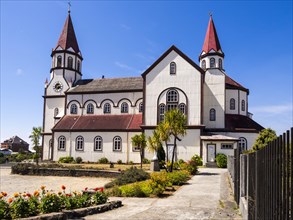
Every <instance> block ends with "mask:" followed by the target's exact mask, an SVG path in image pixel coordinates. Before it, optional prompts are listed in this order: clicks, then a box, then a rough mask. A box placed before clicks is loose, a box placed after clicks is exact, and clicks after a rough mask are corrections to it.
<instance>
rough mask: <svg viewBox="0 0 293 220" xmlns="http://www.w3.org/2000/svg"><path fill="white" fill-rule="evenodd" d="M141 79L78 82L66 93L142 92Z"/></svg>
mask: <svg viewBox="0 0 293 220" xmlns="http://www.w3.org/2000/svg"><path fill="white" fill-rule="evenodd" d="M142 90H143V79H142V77H128V78H109V79H106V78H104V79H94V80H79V81H78V82H77V83H76V84H75V87H73V88H72V89H70V90H69V91H68V92H67V93H69V94H74V93H107V92H127V91H142Z"/></svg>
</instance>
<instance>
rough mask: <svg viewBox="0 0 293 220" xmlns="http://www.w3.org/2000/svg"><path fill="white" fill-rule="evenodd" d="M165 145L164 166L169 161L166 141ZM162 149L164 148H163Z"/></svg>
mask: <svg viewBox="0 0 293 220" xmlns="http://www.w3.org/2000/svg"><path fill="white" fill-rule="evenodd" d="M165 145H166V153H165V157H166V159H165V160H166V164H167V163H168V161H169V157H168V145H167V141H165ZM163 149H164V148H163Z"/></svg>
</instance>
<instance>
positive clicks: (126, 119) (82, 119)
mask: <svg viewBox="0 0 293 220" xmlns="http://www.w3.org/2000/svg"><path fill="white" fill-rule="evenodd" d="M141 124H142V114H135V115H130V114H127V115H66V116H64V117H63V118H62V119H61V120H60V121H59V122H58V123H57V124H56V125H55V127H54V128H53V129H52V130H53V131H141V128H140V125H141Z"/></svg>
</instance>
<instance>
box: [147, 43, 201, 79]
mask: <svg viewBox="0 0 293 220" xmlns="http://www.w3.org/2000/svg"><path fill="white" fill-rule="evenodd" d="M173 50H174V51H175V52H176V53H177V54H179V55H180V56H181V57H182V58H183V59H185V60H186V61H187V62H188V63H189V64H190V65H192V66H193V67H194V68H195V69H197V70H198V71H199V72H201V73H202V74H203V73H204V70H203V69H202V68H200V67H199V66H198V65H197V64H196V63H195V62H194V61H193V60H192V59H190V58H189V57H188V56H187V55H185V54H184V53H183V52H182V51H181V50H179V49H178V48H177V47H176V46H175V45H172V46H171V47H170V48H169V49H168V50H167V51H166V52H165V53H163V54H162V55H161V56H160V57H159V59H157V60H156V61H155V62H154V63H153V64H152V65H151V66H150V67H149V68H148V69H147V70H146V71H144V72H143V73H142V74H141V75H142V77H145V76H146V75H147V74H148V73H149V72H150V71H152V69H154V68H155V67H156V66H157V65H158V64H159V63H160V62H161V61H162V60H163V59H164V58H165V57H166V56H167V55H168V54H169V53H171V51H173Z"/></svg>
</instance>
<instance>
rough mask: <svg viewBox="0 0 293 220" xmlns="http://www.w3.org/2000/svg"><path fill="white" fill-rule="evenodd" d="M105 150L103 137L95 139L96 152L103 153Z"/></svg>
mask: <svg viewBox="0 0 293 220" xmlns="http://www.w3.org/2000/svg"><path fill="white" fill-rule="evenodd" d="M102 150H103V139H102V137H101V136H97V137H95V140H94V151H102Z"/></svg>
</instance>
